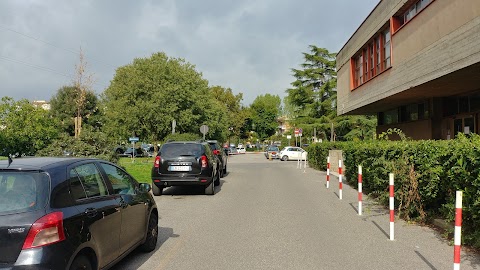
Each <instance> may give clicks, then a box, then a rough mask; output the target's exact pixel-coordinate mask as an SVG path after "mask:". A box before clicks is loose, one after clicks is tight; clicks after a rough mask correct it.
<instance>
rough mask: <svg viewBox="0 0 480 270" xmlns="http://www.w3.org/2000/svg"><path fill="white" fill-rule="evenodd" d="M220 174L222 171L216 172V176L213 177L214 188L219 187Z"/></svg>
mask: <svg viewBox="0 0 480 270" xmlns="http://www.w3.org/2000/svg"><path fill="white" fill-rule="evenodd" d="M221 173H222V170H220V171H219V172H217V176H215V186H219V185H220V174H221Z"/></svg>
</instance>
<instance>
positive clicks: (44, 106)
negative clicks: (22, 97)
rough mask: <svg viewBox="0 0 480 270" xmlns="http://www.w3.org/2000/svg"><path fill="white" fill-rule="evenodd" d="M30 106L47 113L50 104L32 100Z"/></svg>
mask: <svg viewBox="0 0 480 270" xmlns="http://www.w3.org/2000/svg"><path fill="white" fill-rule="evenodd" d="M32 105H33V106H35V107H37V108H39V107H40V108H42V109H44V110H47V111H49V110H50V103H48V102H47V101H45V100H34V101H32Z"/></svg>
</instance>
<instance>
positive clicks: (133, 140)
mask: <svg viewBox="0 0 480 270" xmlns="http://www.w3.org/2000/svg"><path fill="white" fill-rule="evenodd" d="M128 140H129V141H130V142H132V150H133V151H132V163H134V162H135V142H138V141H139V138H138V137H130V138H129V139H128Z"/></svg>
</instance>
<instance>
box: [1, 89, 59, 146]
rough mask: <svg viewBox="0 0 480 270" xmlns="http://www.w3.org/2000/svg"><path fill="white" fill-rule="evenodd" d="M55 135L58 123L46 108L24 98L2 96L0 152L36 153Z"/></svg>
mask: <svg viewBox="0 0 480 270" xmlns="http://www.w3.org/2000/svg"><path fill="white" fill-rule="evenodd" d="M57 135H58V129H57V124H56V122H55V121H54V119H53V118H51V117H49V115H48V112H47V111H46V110H44V109H42V108H37V107H35V106H33V105H32V104H30V103H29V101H28V100H26V99H23V100H20V101H15V100H13V99H12V98H9V97H3V98H2V100H1V102H0V138H1V139H2V140H0V152H3V153H2V154H19V155H35V153H36V152H37V151H38V150H39V149H42V148H43V147H45V146H46V145H48V144H49V143H50V142H51V141H52V140H53V139H55V138H56V137H57Z"/></svg>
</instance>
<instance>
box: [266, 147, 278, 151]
mask: <svg viewBox="0 0 480 270" xmlns="http://www.w3.org/2000/svg"><path fill="white" fill-rule="evenodd" d="M268 151H278V147H276V146H274V147H272V146H270V147H269V148H268Z"/></svg>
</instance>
